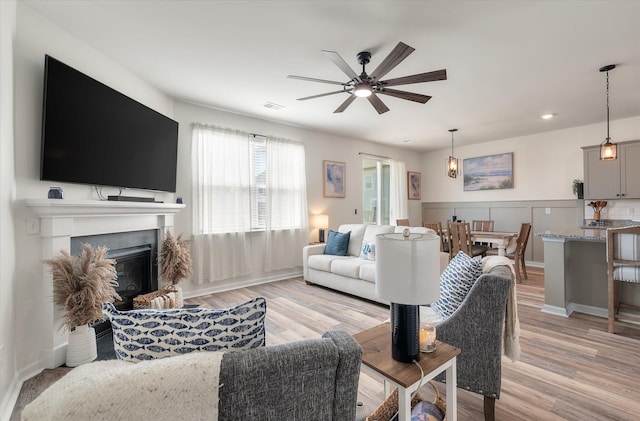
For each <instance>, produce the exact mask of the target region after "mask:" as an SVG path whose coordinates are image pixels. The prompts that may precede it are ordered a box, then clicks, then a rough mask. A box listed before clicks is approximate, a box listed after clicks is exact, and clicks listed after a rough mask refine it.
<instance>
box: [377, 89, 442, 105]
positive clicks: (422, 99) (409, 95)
mask: <svg viewBox="0 0 640 421" xmlns="http://www.w3.org/2000/svg"><path fill="white" fill-rule="evenodd" d="M378 93H379V94H384V95H389V96H394V97H396V98H401V99H407V100H409V101H413V102H419V103H421V104H425V103H426V102H427V101H429V100H430V99H431V97H430V96H429V95H422V94H416V93H413V92H405V91H398V90H396V89H383V90H381V91H378Z"/></svg>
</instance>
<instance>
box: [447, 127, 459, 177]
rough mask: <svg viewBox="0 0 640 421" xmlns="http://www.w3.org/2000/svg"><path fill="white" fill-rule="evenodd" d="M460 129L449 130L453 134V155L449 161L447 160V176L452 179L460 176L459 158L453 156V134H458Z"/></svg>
mask: <svg viewBox="0 0 640 421" xmlns="http://www.w3.org/2000/svg"><path fill="white" fill-rule="evenodd" d="M457 131H458V129H449V132H451V155H450V156H449V159H447V175H448V176H449V177H451V178H456V177H457V176H458V167H459V165H458V163H459V160H458V158H456V157H454V156H453V133H455V132H457Z"/></svg>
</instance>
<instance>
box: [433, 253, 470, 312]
mask: <svg viewBox="0 0 640 421" xmlns="http://www.w3.org/2000/svg"><path fill="white" fill-rule="evenodd" d="M481 260H482V256H478V257H475V258H473V259H472V258H471V257H469V256H467V255H466V254H465V253H463V252H459V253H458V254H457V255H456V256H455V257H454V258H453V259H451V261H450V262H449V265H448V266H447V268H446V269H445V270H444V272H442V275H440V299H439V300H438V301H436V302H434V303H433V304H431V307H432V308H433V310H434V311H435V312H436V313H437V314H438V316H440V318H442V319H446V318H447V317H449V316H451V315H452V314H453V312H454V311H456V310H457V309H458V307H460V304H462V302H463V301H464V299H465V298H466V296H467V294H468V293H469V290H471V287H472V286H473V284H474V283H475V282H476V280H477V279H478V278H479V277H480V275H482V262H481Z"/></svg>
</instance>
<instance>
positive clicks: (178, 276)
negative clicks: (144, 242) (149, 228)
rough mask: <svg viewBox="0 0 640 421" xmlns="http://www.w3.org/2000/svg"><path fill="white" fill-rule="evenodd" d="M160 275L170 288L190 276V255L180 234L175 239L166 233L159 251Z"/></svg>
mask: <svg viewBox="0 0 640 421" xmlns="http://www.w3.org/2000/svg"><path fill="white" fill-rule="evenodd" d="M160 275H161V276H162V279H163V280H165V281H166V282H167V283H168V284H169V285H170V286H171V285H175V284H177V283H178V282H180V281H181V280H183V279H184V278H187V277H189V276H191V253H190V252H189V246H187V242H186V241H185V240H183V239H182V234H180V235H178V238H175V237H174V236H173V235H171V233H170V232H167V235H166V236H165V238H164V241H163V242H162V247H161V249H160Z"/></svg>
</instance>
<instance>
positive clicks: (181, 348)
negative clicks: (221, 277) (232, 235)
mask: <svg viewBox="0 0 640 421" xmlns="http://www.w3.org/2000/svg"><path fill="white" fill-rule="evenodd" d="M266 311H267V302H266V300H265V299H264V298H262V297H258V298H254V299H253V300H251V301H247V302H246V303H244V304H240V305H238V306H236V307H233V308H229V309H217V310H211V309H206V308H188V309H187V308H185V309H172V310H150V309H144V310H131V311H119V310H117V309H116V308H115V307H114V306H113V304H111V303H105V304H104V305H103V313H104V314H105V315H106V316H107V317H108V318H109V321H110V322H111V328H112V329H113V348H114V350H115V353H116V357H117V358H118V359H121V360H127V361H130V362H140V361H143V360H153V359H156V358H165V357H171V356H174V355H181V354H188V353H190V352H193V351H218V350H221V349H230V350H234V349H235V350H241V349H249V348H257V347H261V346H264V344H265V330H264V321H265V316H266Z"/></svg>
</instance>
